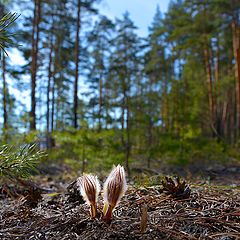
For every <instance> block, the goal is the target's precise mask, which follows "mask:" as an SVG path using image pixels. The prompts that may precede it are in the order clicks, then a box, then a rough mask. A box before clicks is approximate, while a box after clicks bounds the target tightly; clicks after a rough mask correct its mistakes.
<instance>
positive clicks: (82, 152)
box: [49, 129, 124, 171]
mask: <svg viewBox="0 0 240 240" xmlns="http://www.w3.org/2000/svg"><path fill="white" fill-rule="evenodd" d="M120 136H121V135H120V131H118V130H116V131H114V130H102V131H101V132H98V131H96V130H89V129H81V130H79V131H74V130H72V131H65V132H55V133H54V139H55V141H56V148H54V149H52V150H50V152H49V159H50V160H52V161H63V162H64V163H66V164H68V165H69V166H71V167H72V169H73V170H75V171H80V170H84V171H93V170H98V171H101V170H105V169H110V168H111V167H112V165H113V164H117V163H123V161H124V152H123V151H122V147H121V139H120ZM83 165H84V166H85V167H84V166H83Z"/></svg>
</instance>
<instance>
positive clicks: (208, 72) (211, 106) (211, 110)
mask: <svg viewBox="0 0 240 240" xmlns="http://www.w3.org/2000/svg"><path fill="white" fill-rule="evenodd" d="M204 63H205V70H206V81H207V89H208V106H209V121H210V127H211V129H212V131H213V132H214V131H215V126H214V125H215V118H214V98H213V86H212V71H211V63H210V55H209V48H208V46H207V44H206V45H205V46H204Z"/></svg>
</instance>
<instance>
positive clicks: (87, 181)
mask: <svg viewBox="0 0 240 240" xmlns="http://www.w3.org/2000/svg"><path fill="white" fill-rule="evenodd" d="M77 185H78V186H79V189H80V192H81V195H82V196H83V199H84V200H85V201H86V203H87V204H88V205H89V207H90V215H91V218H95V217H96V216H97V199H98V195H99V192H100V190H101V187H100V183H99V181H98V177H97V176H94V175H91V174H86V175H83V176H82V177H79V178H78V180H77Z"/></svg>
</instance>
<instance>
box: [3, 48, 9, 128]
mask: <svg viewBox="0 0 240 240" xmlns="http://www.w3.org/2000/svg"><path fill="white" fill-rule="evenodd" d="M5 71H6V59H5V53H4V52H3V53H2V79H3V128H4V130H7V129H8V112H7V92H8V91H7V83H6V75H5Z"/></svg>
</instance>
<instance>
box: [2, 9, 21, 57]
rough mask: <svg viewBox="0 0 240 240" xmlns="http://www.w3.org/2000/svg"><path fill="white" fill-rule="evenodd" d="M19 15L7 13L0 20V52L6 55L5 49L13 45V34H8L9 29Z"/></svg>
mask: <svg viewBox="0 0 240 240" xmlns="http://www.w3.org/2000/svg"><path fill="white" fill-rule="evenodd" d="M19 16H20V15H18V14H17V13H8V14H6V15H4V16H3V17H2V18H1V19H0V51H1V50H3V51H4V52H5V53H6V50H5V49H6V48H8V47H10V46H12V45H13V43H14V41H13V35H14V34H13V33H10V31H9V27H10V26H11V25H12V24H13V23H14V22H15V21H16V20H17V18H18V17H19Z"/></svg>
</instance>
